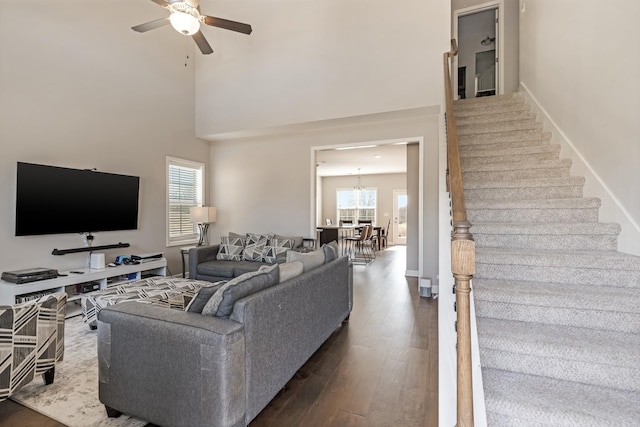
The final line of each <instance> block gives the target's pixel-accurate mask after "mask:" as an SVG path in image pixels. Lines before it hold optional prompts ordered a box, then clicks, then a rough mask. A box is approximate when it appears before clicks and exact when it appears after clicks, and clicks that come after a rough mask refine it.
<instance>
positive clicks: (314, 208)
mask: <svg viewBox="0 0 640 427" xmlns="http://www.w3.org/2000/svg"><path fill="white" fill-rule="evenodd" d="M402 142H408V143H418V153H419V157H420V158H419V159H418V271H415V270H406V272H405V275H406V276H411V277H422V276H423V274H424V194H423V193H424V143H425V142H424V136H413V137H407V138H395V139H385V140H370V141H361V142H344V143H340V144H327V145H314V146H311V149H310V150H309V151H310V155H309V157H310V159H309V161H310V170H311V177H310V178H311V179H310V184H309V194H310V195H311V196H310V209H309V211H310V213H311V215H310V218H309V221H310V222H309V224H310V225H311V229H310V230H309V231H310V233H311V234H310V235H312V236H315V235H316V224H317V221H318V204H317V199H318V191H319V182H318V181H319V180H318V174H317V171H316V152H317V151H321V150H331V149H336V148H339V147H356V146H359V145H371V144H376V145H388V144H398V143H402Z"/></svg>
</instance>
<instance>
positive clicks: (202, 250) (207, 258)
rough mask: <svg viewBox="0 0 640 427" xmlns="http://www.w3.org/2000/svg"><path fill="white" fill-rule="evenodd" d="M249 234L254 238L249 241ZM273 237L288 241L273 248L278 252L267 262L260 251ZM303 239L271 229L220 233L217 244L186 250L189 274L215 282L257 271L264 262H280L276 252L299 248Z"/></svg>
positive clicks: (280, 259)
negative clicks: (260, 231)
mask: <svg viewBox="0 0 640 427" xmlns="http://www.w3.org/2000/svg"><path fill="white" fill-rule="evenodd" d="M251 236H253V237H254V238H255V239H256V240H255V241H253V242H252V241H251ZM260 238H262V239H263V242H262V246H260V243H258V242H259V240H260ZM275 239H278V240H279V241H280V242H282V243H287V242H288V243H290V244H289V245H287V247H283V248H278V249H276V250H280V252H279V253H277V254H273V256H272V259H271V262H268V261H266V260H265V256H263V255H264V253H265V252H266V251H267V249H268V246H267V245H268V244H270V243H271V242H272V241H273V240H275ZM303 241H304V239H303V238H302V236H295V237H287V236H278V235H276V234H273V233H268V234H253V233H247V234H237V233H229V236H223V237H222V242H221V244H217V245H212V246H200V247H195V248H191V249H190V250H189V278H190V279H197V280H208V281H210V282H216V281H219V280H229V279H232V278H234V277H238V276H240V275H241V274H244V273H248V272H251V271H257V270H258V269H259V268H260V267H262V266H264V265H270V264H272V263H273V262H283V261H284V258H283V257H281V256H280V255H284V254H285V253H286V251H287V250H289V249H293V250H299V249H300V248H302V246H303ZM266 242H268V243H266ZM234 245H235V246H234ZM256 245H257V247H258V250H257V252H256V251H255V248H256ZM234 248H235V251H234ZM250 248H251V249H250ZM221 249H222V250H221ZM276 259H277V260H276Z"/></svg>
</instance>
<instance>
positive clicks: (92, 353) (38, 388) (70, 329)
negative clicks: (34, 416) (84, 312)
mask: <svg viewBox="0 0 640 427" xmlns="http://www.w3.org/2000/svg"><path fill="white" fill-rule="evenodd" d="M97 335H98V334H97V331H95V330H94V331H92V330H90V329H89V326H87V325H86V324H85V323H84V322H83V321H82V318H81V317H80V316H77V317H72V318H70V319H67V320H66V321H65V340H64V343H65V351H64V360H63V361H62V362H60V363H59V364H58V365H56V374H55V380H54V382H53V384H51V385H48V386H45V385H44V383H43V382H42V378H40V377H38V378H35V379H34V380H33V381H32V382H31V383H30V384H28V385H27V386H25V387H23V388H22V389H21V390H19V391H18V392H17V393H15V394H14V395H13V396H11V399H12V400H14V401H16V402H18V403H20V404H21V405H24V406H26V407H28V408H31V409H33V410H35V411H37V412H40V413H41V414H44V415H46V416H48V417H50V418H53V419H54V420H56V421H58V422H61V423H63V424H66V425H67V426H69V427H88V426H105V427H106V426H108V427H142V426H144V425H146V424H147V423H146V422H144V421H141V420H138V419H135V418H131V417H127V416H125V415H121V416H120V417H118V418H108V417H107V413H106V412H105V409H104V406H103V405H102V404H101V403H100V401H99V400H98V358H97V341H96V339H97Z"/></svg>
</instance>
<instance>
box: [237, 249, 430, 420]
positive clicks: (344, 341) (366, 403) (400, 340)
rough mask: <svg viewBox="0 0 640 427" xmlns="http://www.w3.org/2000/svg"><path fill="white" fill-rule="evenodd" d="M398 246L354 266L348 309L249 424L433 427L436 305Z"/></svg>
mask: <svg viewBox="0 0 640 427" xmlns="http://www.w3.org/2000/svg"><path fill="white" fill-rule="evenodd" d="M405 270H406V261H405V247H404V246H398V247H391V248H390V249H386V250H383V251H380V252H377V257H376V259H375V260H374V261H373V262H372V263H371V264H369V265H367V266H363V265H354V275H353V276H354V284H353V286H354V297H353V300H354V301H353V311H352V313H351V317H350V319H349V323H348V324H347V325H346V326H344V327H342V328H340V329H338V330H337V331H336V332H335V333H334V334H333V335H332V336H331V337H330V338H329V339H328V340H327V342H326V343H325V344H324V345H323V346H322V347H321V348H320V350H318V352H316V354H315V355H314V356H313V357H312V358H311V359H310V360H309V361H308V362H307V363H306V364H305V365H304V366H303V367H302V368H301V369H300V370H299V371H298V373H297V374H296V375H295V377H294V378H293V379H292V380H291V381H290V382H289V383H288V384H287V386H286V387H285V389H284V390H283V391H282V392H281V393H280V394H279V395H278V396H276V398H275V399H274V400H273V401H272V402H271V403H270V404H269V405H268V406H267V407H266V408H265V409H264V410H263V411H262V412H261V413H260V414H259V415H258V416H257V417H256V418H255V419H254V420H253V422H252V423H251V424H250V426H251V427H266V426H273V427H276V426H277V427H281V426H292V427H293V426H305V427H315V426H318V427H321V426H322V427H329V426H335V427H338V426H340V427H347V426H363V427H364V426H367V427H370V426H394V427H400V426H425V427H436V426H437V425H438V326H437V325H438V323H437V322H438V307H437V301H436V300H433V299H426V298H420V297H419V296H418V280H417V279H416V278H410V279H407V278H405V276H404V273H405Z"/></svg>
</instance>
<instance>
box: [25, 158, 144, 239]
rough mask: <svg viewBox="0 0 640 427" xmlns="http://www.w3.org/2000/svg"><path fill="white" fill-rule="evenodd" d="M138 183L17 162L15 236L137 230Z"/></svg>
mask: <svg viewBox="0 0 640 427" xmlns="http://www.w3.org/2000/svg"><path fill="white" fill-rule="evenodd" d="M139 187H140V178H139V177H136V176H128V175H117V174H112V173H104V172H96V171H94V170H89V169H69V168H62V167H57V166H46V165H37V164H33V163H22V162H18V167H17V186H16V236H32V235H41V234H61V233H90V232H94V231H115V230H135V229H136V228H138V192H139Z"/></svg>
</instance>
